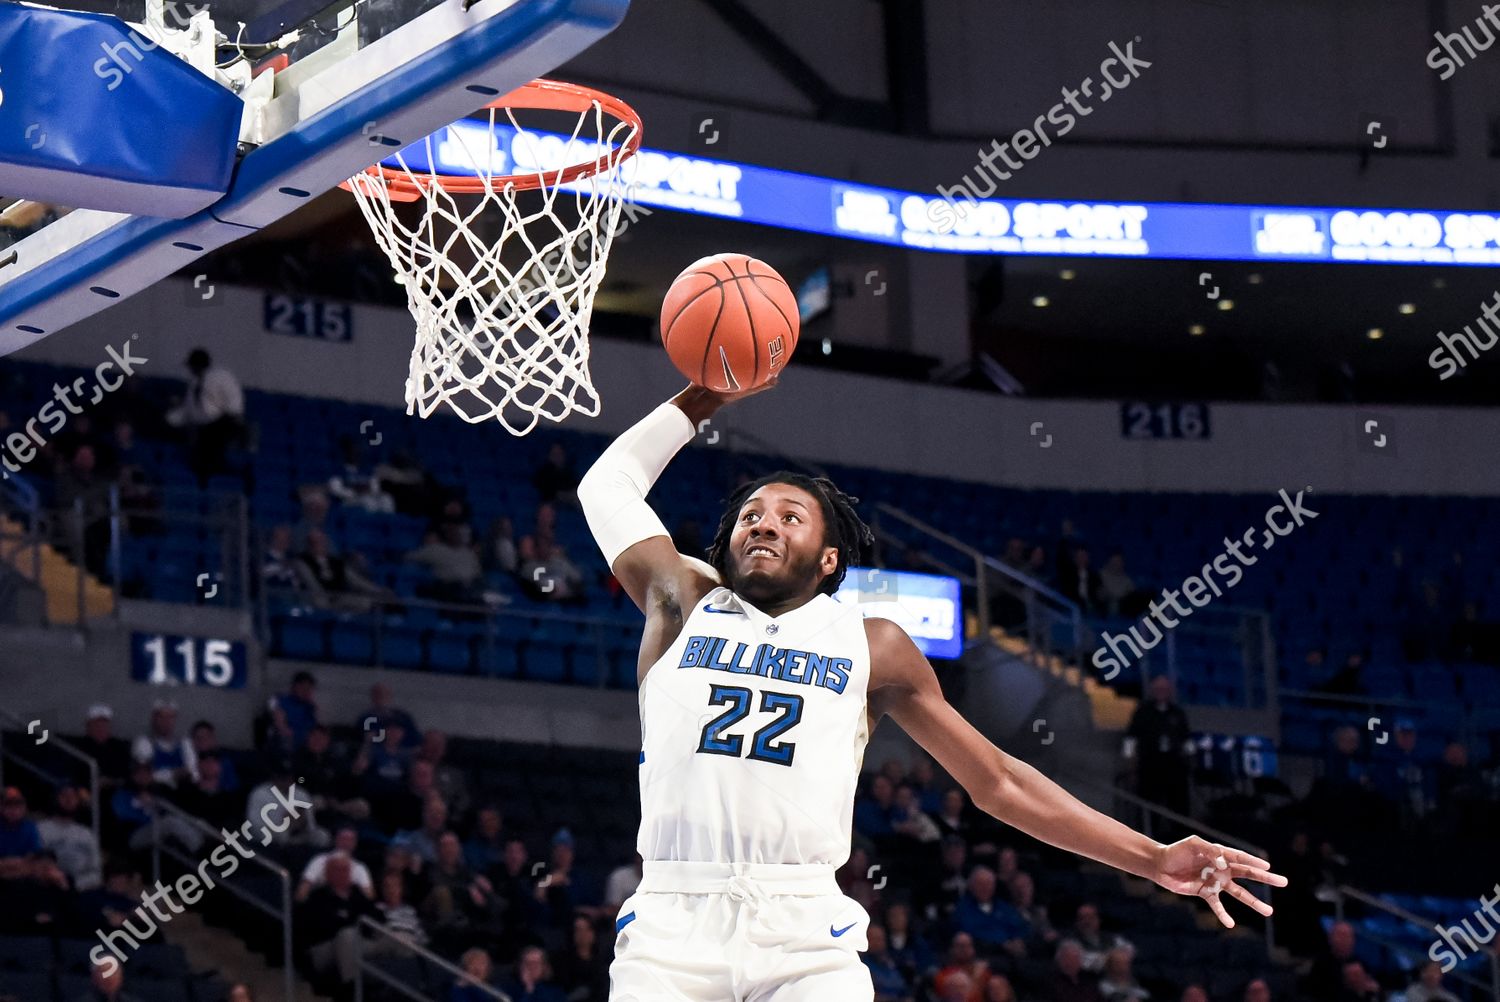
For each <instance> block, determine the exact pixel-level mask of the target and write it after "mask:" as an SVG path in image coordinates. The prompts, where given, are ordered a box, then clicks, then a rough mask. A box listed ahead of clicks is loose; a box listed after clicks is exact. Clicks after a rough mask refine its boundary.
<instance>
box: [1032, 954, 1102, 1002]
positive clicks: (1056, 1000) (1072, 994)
mask: <svg viewBox="0 0 1500 1002" xmlns="http://www.w3.org/2000/svg"><path fill="white" fill-rule="evenodd" d="M1083 952H1084V951H1083V947H1082V946H1081V945H1080V944H1079V943H1078V941H1077V940H1072V939H1065V940H1063V941H1062V942H1061V943H1059V944H1057V953H1056V954H1055V955H1054V957H1053V965H1054V966H1053V970H1052V973H1051V974H1050V975H1048V977H1047V979H1046V981H1044V982H1043V984H1042V997H1043V998H1044V999H1046V1000H1047V1002H1103V996H1101V995H1100V994H1099V989H1098V988H1097V987H1096V986H1095V981H1094V977H1093V975H1092V974H1090V973H1089V972H1087V971H1085V970H1084V969H1083ZM1101 966H1102V965H1101Z"/></svg>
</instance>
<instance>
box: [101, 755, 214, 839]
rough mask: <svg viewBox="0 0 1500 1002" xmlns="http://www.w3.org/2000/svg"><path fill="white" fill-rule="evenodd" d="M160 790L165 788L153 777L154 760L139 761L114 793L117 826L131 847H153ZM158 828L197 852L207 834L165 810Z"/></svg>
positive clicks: (164, 835)
mask: <svg viewBox="0 0 1500 1002" xmlns="http://www.w3.org/2000/svg"><path fill="white" fill-rule="evenodd" d="M160 794H161V788H159V787H158V786H157V785H156V784H155V783H154V782H153V780H152V778H151V765H150V763H147V762H137V763H136V764H135V767H134V768H133V770H132V771H131V773H130V779H129V780H128V781H127V782H126V783H125V785H124V786H122V787H120V788H119V789H118V790H116V791H115V792H114V795H113V796H112V797H110V801H109V805H110V813H111V815H112V816H113V823H114V827H115V829H116V831H117V832H118V833H119V836H120V838H121V840H122V841H124V842H125V843H126V844H127V845H129V846H130V848H131V849H134V850H136V851H138V852H139V851H142V850H145V849H149V848H150V847H151V839H152V825H151V818H152V816H153V815H154V814H155V813H156V810H157V799H158V797H159V796H160ZM156 828H157V830H158V831H160V832H161V835H162V837H163V838H170V839H172V840H173V841H175V842H177V843H179V844H180V845H182V847H183V848H185V849H187V850H188V852H193V853H196V852H197V851H198V849H199V848H200V847H201V846H202V844H203V834H202V833H201V832H200V831H199V830H198V829H197V828H195V827H193V826H192V825H190V824H189V823H188V822H187V821H185V820H183V819H182V818H180V817H178V816H177V815H175V814H172V813H170V812H166V811H163V812H162V813H161V817H160V818H158V819H157V821H156Z"/></svg>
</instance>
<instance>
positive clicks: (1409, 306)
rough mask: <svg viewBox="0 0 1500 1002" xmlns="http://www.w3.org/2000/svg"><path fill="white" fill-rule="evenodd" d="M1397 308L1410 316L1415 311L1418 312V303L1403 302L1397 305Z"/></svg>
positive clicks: (1404, 314)
mask: <svg viewBox="0 0 1500 1002" xmlns="http://www.w3.org/2000/svg"><path fill="white" fill-rule="evenodd" d="M1396 309H1397V310H1398V311H1399V312H1400V313H1401V314H1402V315H1403V316H1408V317H1409V316H1411V315H1412V314H1413V313H1415V312H1417V304H1416V303H1402V304H1401V305H1400V306H1398V307H1396Z"/></svg>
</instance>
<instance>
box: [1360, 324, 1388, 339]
mask: <svg viewBox="0 0 1500 1002" xmlns="http://www.w3.org/2000/svg"><path fill="white" fill-rule="evenodd" d="M1365 337H1367V338H1369V339H1370V340H1371V341H1379V340H1380V339H1381V338H1383V337H1385V331H1383V330H1381V329H1380V328H1379V327H1371V328H1370V329H1369V330H1367V331H1365Z"/></svg>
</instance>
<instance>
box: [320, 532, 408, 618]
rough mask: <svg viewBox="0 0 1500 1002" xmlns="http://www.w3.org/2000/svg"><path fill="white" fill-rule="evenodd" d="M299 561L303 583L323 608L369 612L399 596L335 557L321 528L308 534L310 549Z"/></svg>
mask: <svg viewBox="0 0 1500 1002" xmlns="http://www.w3.org/2000/svg"><path fill="white" fill-rule="evenodd" d="M299 559H300V560H301V562H302V569H303V584H304V586H305V588H306V590H307V592H308V594H309V595H311V596H312V604H313V605H314V606H316V607H317V608H319V609H334V610H337V611H340V612H369V611H370V610H371V609H372V608H374V606H375V605H376V600H377V599H390V598H394V597H395V595H394V593H393V592H391V591H390V589H388V588H382V587H380V586H379V585H377V584H375V582H373V581H371V580H370V579H369V578H367V577H365V576H364V575H363V574H361V573H360V572H359V571H358V570H356V569H355V567H354V566H353V564H352V563H351V562H350V561H348V560H346V559H344V558H343V557H340V556H338V555H337V554H335V553H334V552H333V545H332V544H331V543H330V542H329V541H328V535H327V534H326V533H324V532H323V531H322V530H321V529H312V530H310V531H309V532H308V534H307V550H306V552H304V553H303V554H302V555H301V557H300V558H299Z"/></svg>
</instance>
